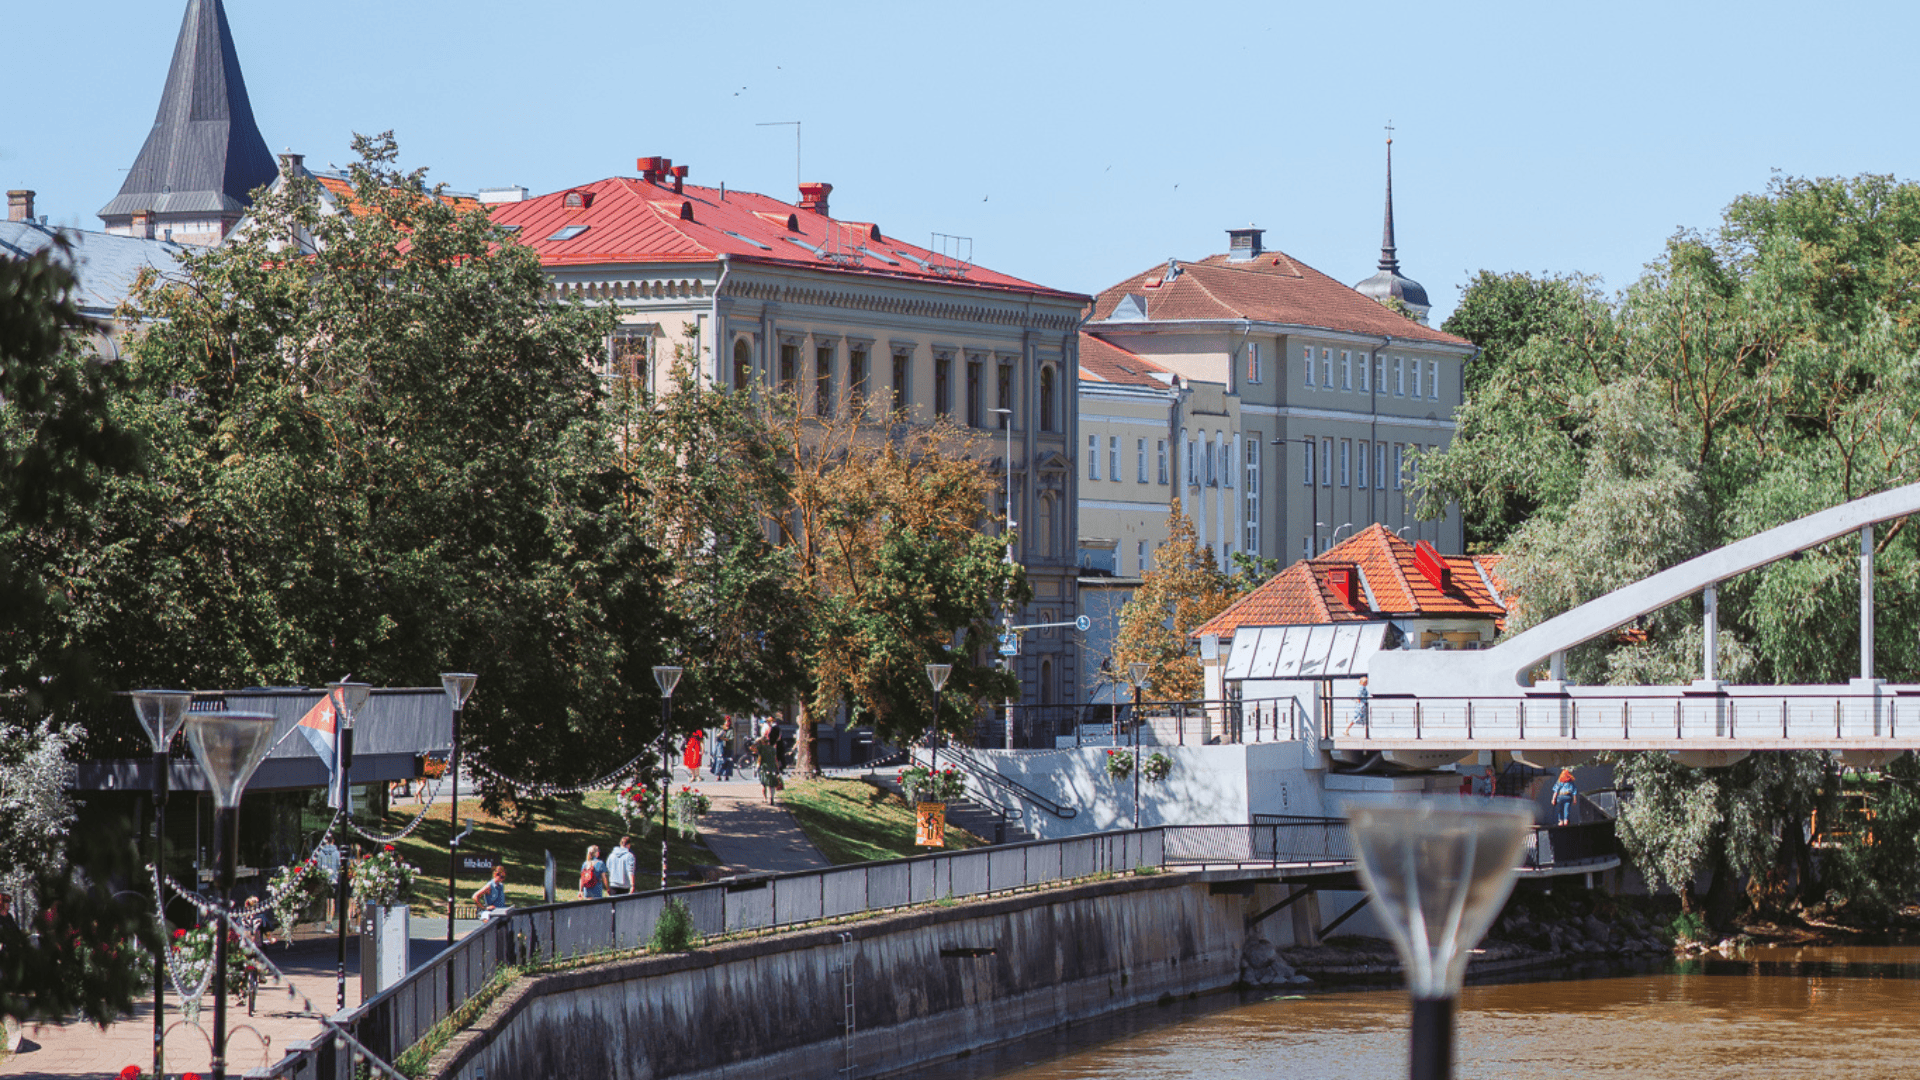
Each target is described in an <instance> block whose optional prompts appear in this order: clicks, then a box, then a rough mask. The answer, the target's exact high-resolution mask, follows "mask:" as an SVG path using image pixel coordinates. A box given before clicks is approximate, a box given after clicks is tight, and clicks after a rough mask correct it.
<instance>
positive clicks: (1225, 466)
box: [1220, 434, 1234, 490]
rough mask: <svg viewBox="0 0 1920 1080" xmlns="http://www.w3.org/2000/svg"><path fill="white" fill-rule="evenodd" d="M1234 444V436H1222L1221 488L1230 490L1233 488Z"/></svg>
mask: <svg viewBox="0 0 1920 1080" xmlns="http://www.w3.org/2000/svg"><path fill="white" fill-rule="evenodd" d="M1233 444H1234V437H1233V436H1232V435H1227V434H1222V435H1221V436H1220V486H1221V487H1223V488H1227V489H1229V490H1231V489H1232V488H1233V467H1234V453H1233V451H1234V446H1233Z"/></svg>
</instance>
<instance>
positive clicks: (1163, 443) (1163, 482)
mask: <svg viewBox="0 0 1920 1080" xmlns="http://www.w3.org/2000/svg"><path fill="white" fill-rule="evenodd" d="M1153 442H1154V446H1155V448H1156V449H1157V450H1158V452H1159V456H1160V486H1161V487H1166V486H1167V480H1168V477H1167V440H1165V439H1155V440H1153Z"/></svg>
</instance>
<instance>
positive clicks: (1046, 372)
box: [1040, 364, 1053, 431]
mask: <svg viewBox="0 0 1920 1080" xmlns="http://www.w3.org/2000/svg"><path fill="white" fill-rule="evenodd" d="M1040 430H1041V431H1052V430H1053V365H1052V364H1048V365H1046V366H1044V367H1042V368H1041V369H1040Z"/></svg>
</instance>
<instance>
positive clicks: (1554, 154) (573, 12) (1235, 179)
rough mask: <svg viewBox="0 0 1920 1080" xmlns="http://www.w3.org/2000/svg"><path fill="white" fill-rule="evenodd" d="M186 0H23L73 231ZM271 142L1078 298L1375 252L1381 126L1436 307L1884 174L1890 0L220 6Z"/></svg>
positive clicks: (48, 157)
mask: <svg viewBox="0 0 1920 1080" xmlns="http://www.w3.org/2000/svg"><path fill="white" fill-rule="evenodd" d="M184 9H185V0H140V2H137V3H136V2H133V0H97V2H91V3H83V4H71V3H70V4H25V3H21V4H14V5H10V7H9V10H8V13H7V15H6V16H5V19H4V24H5V36H6V38H7V39H8V42H9V45H8V48H7V50H6V52H7V62H6V64H5V65H4V70H0V87H4V91H5V98H4V100H5V102H6V106H5V108H4V110H3V111H0V183H4V186H6V187H9V188H11V187H28V188H33V189H35V190H37V191H38V192H39V193H40V195H39V208H40V212H42V213H45V214H48V215H49V216H50V219H51V220H52V221H53V222H54V223H58V224H73V225H81V226H84V227H88V228H97V227H99V221H98V219H97V218H96V217H95V216H94V213H95V211H97V210H98V209H99V208H100V207H101V206H103V205H105V204H106V202H107V201H108V200H109V199H110V198H112V196H113V195H114V193H115V192H116V191H117V190H118V187H119V184H120V182H121V179H122V177H123V175H124V174H123V171H122V170H124V169H125V168H126V167H127V166H129V165H131V164H132V163H133V158H134V156H135V154H136V153H137V152H138V151H139V149H140V144H141V142H142V140H143V139H144V138H145V137H146V133H147V131H148V129H149V128H150V126H151V125H152V122H153V114H154V109H155V106H156V105H157V104H158V101H159V95H160V89H161V84H162V82H163V80H164V76H165V73H166V66H167V62H168V58H169V56H170V54H171V51H172V45H173V40H174V37H175V35H176V33H177V31H178V28H179V21H180V16H181V14H182V12H183V11H184ZM227 13H228V17H229V19H230V21H231V23H232V26H233V33H234V37H235V40H236V41H237V43H238V45H239V48H240V55H241V62H242V64H243V66H244V69H245V72H246V79H247V87H248V90H249V92H250V93H251V95H252V99H253V107H254V113H255V115H256V117H257V118H258V120H259V123H260V128H261V130H262V132H263V133H264V134H265V136H266V139H267V143H268V145H269V146H270V147H271V148H273V149H274V150H275V151H276V152H277V151H279V150H280V149H281V148H283V147H292V148H294V149H296V150H299V151H302V152H304V153H306V154H307V155H308V157H309V159H310V160H311V161H312V162H314V163H316V164H321V165H324V164H325V163H326V162H328V161H336V162H341V163H345V161H346V159H347V157H348V149H347V147H348V143H349V140H350V138H351V133H352V132H355V131H364V132H373V131H380V130H384V129H388V128H391V129H393V130H394V131H395V132H396V133H397V135H398V137H399V139H400V141H401V147H402V151H403V153H404V155H405V158H406V160H407V162H408V163H409V164H412V165H426V166H429V167H430V168H431V169H432V175H433V176H434V177H435V178H437V179H440V180H443V181H445V182H446V183H447V184H448V185H450V186H452V187H454V188H458V189H465V190H472V189H474V188H478V187H490V186H496V185H505V184H523V185H526V186H527V187H529V188H532V189H533V190H534V191H535V192H545V191H552V190H555V189H557V188H560V187H564V186H567V185H570V184H575V183H581V182H585V181H590V180H595V179H600V178H603V177H606V176H611V175H617V174H631V173H632V171H633V161H634V158H635V157H638V156H640V155H643V154H664V155H667V156H670V157H672V158H673V159H674V161H675V162H676V163H680V164H686V165H689V166H691V168H692V176H691V179H692V180H693V181H695V182H698V183H702V184H716V183H718V182H721V181H725V182H726V183H727V185H728V186H730V187H735V188H746V189H750V190H756V191H763V192H767V193H769V194H774V195H778V196H781V197H783V198H788V199H791V198H793V197H794V193H793V185H794V145H793V133H792V129H791V128H762V127H756V126H755V124H756V123H758V122H761V121H777V120H801V121H804V122H805V125H806V126H805V138H804V160H803V171H804V173H805V177H804V178H805V179H807V180H826V181H830V182H831V183H832V184H833V185H834V194H833V209H834V213H835V215H836V216H838V217H844V218H849V219H854V220H870V221H876V222H878V223H879V224H880V225H881V227H882V228H883V229H886V230H887V231H889V232H891V233H894V234H896V235H899V236H901V237H903V238H905V239H908V240H913V241H916V242H921V243H925V242H926V241H927V239H928V236H929V234H930V233H932V232H942V233H952V234H959V235H964V236H970V237H972V238H973V241H974V249H973V250H974V257H975V260H976V261H978V262H980V263H982V264H984V265H987V266H991V267H993V268H994V269H997V270H1001V271H1005V272H1007V273H1012V274H1016V275H1019V276H1022V277H1026V278H1029V279H1032V280H1034V281H1038V282H1040V283H1042V284H1046V285H1050V286H1054V287H1059V288H1067V289H1074V290H1080V291H1088V292H1091V291H1095V290H1098V289H1100V288H1101V287H1103V286H1106V285H1108V284H1111V283H1113V282H1114V281H1117V280H1119V279H1121V278H1122V277H1125V276H1127V275H1128V274H1131V273H1134V272H1137V271H1138V270H1140V269H1143V268H1144V267H1146V266H1149V265H1152V264H1154V263H1156V262H1159V261H1162V260H1164V259H1166V258H1168V257H1169V256H1175V257H1180V258H1197V257H1199V256H1202V255H1206V254H1209V253H1212V252H1216V251H1221V250H1224V249H1225V246H1226V236H1225V233H1224V231H1223V230H1225V229H1227V228H1230V227H1235V226H1239V225H1244V224H1246V223H1248V222H1254V223H1257V224H1258V225H1260V226H1262V227H1264V228H1265V229H1266V230H1267V243H1268V244H1269V245H1270V246H1274V247H1278V248H1280V249H1282V250H1284V251H1287V252H1288V253H1289V254H1292V255H1294V256H1296V257H1298V258H1300V259H1302V260H1304V261H1306V262H1308V263H1310V264H1312V265H1314V266H1316V267H1318V268H1319V269H1321V270H1323V271H1325V272H1327V273H1329V274H1331V275H1333V276H1334V277H1336V278H1340V279H1342V280H1344V281H1347V282H1350V283H1351V282H1354V281H1358V280H1360V279H1361V278H1364V277H1366V276H1367V275H1369V274H1371V273H1372V272H1373V268H1374V261H1375V260H1376V259H1377V257H1378V254H1379V242H1380V241H1379V232H1380V209H1381V194H1382V193H1381V184H1382V150H1383V147H1382V139H1383V137H1384V132H1383V130H1382V128H1383V126H1384V125H1385V124H1386V122H1387V121H1388V120H1389V119H1390V120H1392V122H1393V124H1394V127H1395V129H1396V132H1395V143H1394V151H1395V156H1394V181H1395V185H1394V187H1395V204H1396V216H1397V220H1398V227H1399V242H1400V255H1401V260H1402V266H1403V269H1404V271H1405V272H1406V273H1407V274H1409V275H1410V276H1412V277H1413V278H1415V279H1417V280H1419V281H1420V282H1422V283H1423V284H1425V285H1426V286H1427V289H1428V292H1429V293H1430V294H1431V296H1432V298H1433V301H1434V305H1435V313H1434V314H1435V318H1436V320H1438V319H1439V318H1442V317H1444V315H1445V313H1446V312H1447V311H1449V310H1451V308H1452V307H1453V306H1454V304H1455V302H1456V301H1457V299H1458V296H1459V287H1460V286H1461V285H1463V284H1464V283H1465V282H1466V281H1467V280H1468V278H1469V276H1470V275H1471V274H1472V273H1473V272H1474V271H1476V270H1478V269H1481V268H1488V269H1494V270H1532V271H1572V270H1580V271H1586V272H1591V273H1597V274H1600V275H1602V276H1603V277H1604V278H1605V280H1606V282H1607V284H1608V285H1609V286H1610V287H1613V288H1619V287H1622V286H1624V285H1626V284H1628V283H1630V282H1631V281H1632V280H1633V279H1634V278H1635V277H1636V276H1638V274H1639V272H1640V268H1641V266H1642V264H1644V263H1645V262H1646V261H1647V260H1648V259H1650V258H1652V257H1654V256H1655V255H1657V254H1658V252H1659V250H1660V245H1661V242H1662V241H1663V240H1664V238H1665V237H1666V236H1668V235H1669V234H1670V233H1672V232H1673V231H1674V230H1675V229H1676V228H1680V227H1691V228H1701V229H1707V228H1711V227H1713V226H1714V225H1715V223H1716V222H1717V221H1718V217H1719V213H1720V210H1721V208H1722V207H1724V206H1725V205H1726V203H1727V202H1729V201H1730V200H1731V199H1733V198H1734V197H1736V196H1738V195H1740V194H1741V193H1744V192H1749V191H1758V190H1760V189H1762V188H1764V187H1765V185H1766V184H1767V182H1768V178H1769V176H1770V175H1771V173H1772V171H1773V170H1775V169H1778V170H1780V171H1782V172H1785V173H1789V174H1795V175H1808V176H1830V175H1853V174H1857V173H1861V172H1888V173H1893V174H1896V175H1898V176H1901V177H1912V176H1914V175H1915V174H1916V172H1920V170H1917V169H1916V167H1915V158H1916V156H1917V155H1920V140H1916V139H1915V138H1914V121H1913V120H1912V119H1911V118H1909V119H1901V118H1902V117H1903V116H1909V117H1910V114H1911V112H1912V110H1911V108H1910V104H1911V101H1912V97H1913V91H1912V88H1911V85H1910V84H1911V72H1912V70H1913V65H1912V63H1911V59H1910V57H1909V56H1908V55H1906V54H1907V53H1908V52H1909V51H1910V50H1911V44H1910V43H1911V42H1912V41H1914V40H1915V39H1916V34H1915V31H1916V29H1920V26H1917V25H1916V24H1917V23H1920V15H1916V7H1915V6H1914V5H1911V4H1905V5H1895V4H1888V5H1883V6H1867V5H1850V4H1844V3H1842V4H1829V5H1824V6H1822V7H1821V8H1819V9H1818V10H1817V11H1816V10H1815V9H1811V8H1808V7H1806V6H1804V5H1794V6H1789V5H1786V4H1764V3H1756V4H1745V5H1732V4H1722V5H1712V6H1706V5H1685V4H1673V3H1653V4H1642V3H1624V4H1614V5H1606V6H1602V7H1598V8H1587V9H1575V8H1573V7H1570V6H1567V5H1550V4H1539V3H1524V4H1523V3H1515V4H1503V5H1485V4H1457V3H1456V4H1445V3H1438V2H1433V3H1424V4H1403V3H1375V4H1330V3H1316V4H1310V5H1291V4H1274V3H1265V4H1256V3H1247V4H1207V3H1184V4H1181V3H1159V4H1151V5H1136V4H1129V3H1120V2H1112V3H1101V4H1065V3H1033V2H1028V3H999V2H980V3H973V2H970V3H964V4H961V3H952V4H942V5H927V4H831V3H829V4H821V3H805V2H786V3H778V4H773V3H757V2H736V3H726V4H641V3H612V2H608V0H574V2H571V3H560V4H549V3H534V4H530V3H525V2H519V3H502V2H497V0H465V2H462V3H457V4H456V3H433V2H422V0H412V2H398V3H396V2H392V0H386V2H382V3H372V2H368V0H337V2H335V3H332V4H328V5H322V6H318V7H316V6H313V5H301V4H287V3H283V2H274V3H269V2H267V0H227Z"/></svg>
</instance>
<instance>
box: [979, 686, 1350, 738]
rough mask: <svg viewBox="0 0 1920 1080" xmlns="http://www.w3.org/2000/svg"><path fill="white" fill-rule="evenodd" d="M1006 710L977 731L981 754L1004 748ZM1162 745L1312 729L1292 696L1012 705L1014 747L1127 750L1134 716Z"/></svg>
mask: <svg viewBox="0 0 1920 1080" xmlns="http://www.w3.org/2000/svg"><path fill="white" fill-rule="evenodd" d="M1006 708H1007V707H1006V706H995V707H994V708H992V709H990V710H988V714H989V715H986V716H984V717H983V719H982V720H981V722H980V723H979V724H978V725H977V727H976V730H975V739H974V745H975V746H976V747H978V748H980V749H983V750H984V749H996V750H997V749H1005V747H1006ZM1136 713H1137V715H1138V717H1139V726H1140V727H1141V728H1143V729H1145V730H1148V731H1151V732H1152V733H1153V735H1152V742H1154V743H1155V744H1157V745H1161V746H1197V745H1203V744H1208V743H1254V742H1283V741H1288V740H1294V739H1300V738H1302V737H1303V736H1304V735H1305V734H1306V733H1307V732H1308V730H1309V729H1310V728H1312V727H1313V726H1314V725H1313V723H1312V721H1311V718H1310V717H1309V716H1308V714H1307V713H1306V712H1305V711H1304V710H1302V709H1301V707H1300V703H1299V702H1298V701H1297V700H1296V699H1294V698H1291V697H1280V698H1258V699H1244V700H1243V699H1241V698H1216V699H1207V700H1197V701H1143V702H1141V703H1140V705H1139V707H1138V709H1137V710H1136V709H1135V707H1134V704H1133V702H1131V701H1122V702H1102V703H1098V704H1087V705H1015V706H1013V721H1014V723H1013V728H1014V748H1015V749H1021V750H1028V749H1032V750H1052V749H1054V748H1055V746H1056V744H1057V743H1059V742H1061V741H1063V740H1066V739H1072V740H1074V745H1075V746H1081V745H1087V746H1102V745H1106V744H1108V743H1113V742H1118V743H1119V744H1122V745H1131V740H1132V738H1133V730H1134V717H1135V716H1136Z"/></svg>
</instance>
